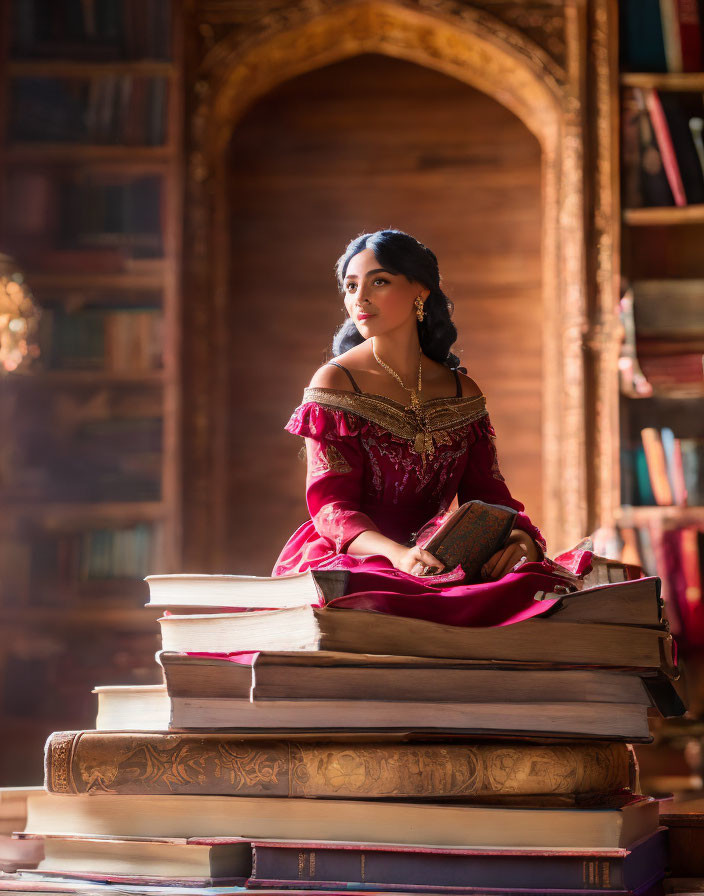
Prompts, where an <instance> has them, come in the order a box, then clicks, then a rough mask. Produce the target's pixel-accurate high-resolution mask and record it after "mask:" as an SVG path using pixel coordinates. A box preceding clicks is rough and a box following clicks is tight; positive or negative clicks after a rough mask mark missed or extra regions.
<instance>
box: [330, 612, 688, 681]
mask: <svg viewBox="0 0 704 896" xmlns="http://www.w3.org/2000/svg"><path fill="white" fill-rule="evenodd" d="M314 613H315V618H316V621H317V624H318V628H319V631H320V639H319V646H320V648H321V649H323V650H339V651H345V652H350V653H379V654H389V653H393V654H398V655H404V656H409V655H411V656H428V657H430V656H436V657H449V658H452V657H455V658H466V659H482V660H495V661H496V660H504V659H505V660H517V661H523V662H531V661H533V662H544V661H546V660H547V661H548V662H550V663H553V664H561V663H567V664H571V665H591V666H603V667H605V668H608V667H617V668H637V669H649V670H658V669H660V670H662V671H663V672H665V673H666V674H669V675H671V676H673V677H674V676H676V675H677V671H676V664H675V661H674V656H673V644H672V636H671V635H670V634H669V632H668V631H667V630H666V629H665V628H661V627H644V626H643V627H641V626H634V625H632V626H625V625H601V624H598V623H588V622H560V621H559V619H558V618H548V619H539V618H533V619H527V620H524V621H522V622H516V623H514V624H512V625H504V626H496V627H494V628H462V627H460V626H454V625H441V624H440V623H437V622H427V621H425V620H423V619H410V618H407V617H399V616H392V615H390V614H387V613H378V612H373V611H368V610H343V609H334V608H330V607H323V608H321V609H316V610H314Z"/></svg>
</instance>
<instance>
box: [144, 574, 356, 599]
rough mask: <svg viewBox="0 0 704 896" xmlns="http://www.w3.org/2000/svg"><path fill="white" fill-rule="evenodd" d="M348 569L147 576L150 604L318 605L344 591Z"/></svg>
mask: <svg viewBox="0 0 704 896" xmlns="http://www.w3.org/2000/svg"><path fill="white" fill-rule="evenodd" d="M348 579H349V572H348V571H347V570H342V569H330V570H325V569H320V570H307V571H306V572H301V573H295V574H293V575H288V576H233V575H197V574H192V573H178V574H172V575H153V576H147V577H146V579H145V581H146V582H147V584H148V585H149V604H148V606H150V607H204V608H207V607H222V608H234V607H251V608H255V607H260V608H265V609H282V608H284V607H299V606H306V605H308V606H311V605H313V606H320V605H321V604H323V603H324V602H325V601H328V600H333V599H334V598H336V597H341V596H342V595H343V594H344V593H345V588H346V585H347V581H348Z"/></svg>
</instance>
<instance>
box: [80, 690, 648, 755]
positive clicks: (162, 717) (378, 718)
mask: <svg viewBox="0 0 704 896" xmlns="http://www.w3.org/2000/svg"><path fill="white" fill-rule="evenodd" d="M110 690H111V689H110V687H104V688H101V694H100V696H101V698H102V705H101V706H100V708H99V712H98V721H97V725H96V727H97V729H98V730H121V729H126V730H134V729H135V728H136V727H139V728H140V729H142V730H145V731H159V730H164V729H166V728H168V729H172V730H181V729H186V730H187V729H218V730H224V731H228V730H229V731H234V730H237V731H240V732H242V733H243V734H244V733H246V732H252V733H254V732H268V733H272V734H277V733H278V734H279V735H280V734H281V733H282V732H290V733H292V734H293V733H301V732H312V731H319V732H321V733H322V732H330V731H337V732H345V731H346V732H348V734H349V735H351V734H352V733H353V732H366V733H368V734H371V735H373V734H375V733H379V734H382V733H387V734H388V733H394V732H396V733H399V734H400V733H403V734H405V733H407V732H414V733H416V734H423V733H424V732H427V733H432V734H440V733H445V734H452V735H462V736H482V737H491V736H495V735H502V736H514V735H530V736H541V737H559V738H583V737H584V738H598V739H606V740H612V739H613V740H627V741H639V742H647V741H649V740H650V739H651V738H650V730H649V727H648V705H647V704H648V703H649V702H650V701H649V700H648V699H647V698H644V699H641V702H640V703H586V702H583V701H580V702H575V703H562V702H553V703H545V702H533V703H512V702H510V701H508V702H504V703H467V702H463V703H457V702H448V703H444V702H439V701H435V700H434V701H418V700H398V701H391V700H349V699H347V700H257V701H256V702H253V701H251V700H249V699H239V698H227V697H196V698H191V697H169V695H168V693H166V691H164V706H163V709H160V710H159V711H158V712H157V713H156V714H155V715H154V716H149V715H148V714H147V713H145V714H142V713H141V712H139V711H138V712H133V711H132V710H131V707H130V699H129V698H130V690H129V689H128V688H124V687H123V688H120V689H119V690H120V692H121V693H120V696H121V698H122V699H121V701H120V705H119V707H118V712H116V713H113V712H112V707H111V706H110V705H109V703H108V702H107V701H106V697H109V695H110ZM136 692H138V688H137V689H136ZM133 693H134V692H133ZM167 714H168V725H165V724H164V722H165V721H166V720H167Z"/></svg>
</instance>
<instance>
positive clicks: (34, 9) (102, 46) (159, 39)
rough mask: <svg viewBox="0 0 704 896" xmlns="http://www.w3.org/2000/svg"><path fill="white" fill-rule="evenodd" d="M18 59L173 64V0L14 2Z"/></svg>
mask: <svg viewBox="0 0 704 896" xmlns="http://www.w3.org/2000/svg"><path fill="white" fill-rule="evenodd" d="M11 15H12V27H11V31H12V52H13V55H14V56H16V57H20V58H21V57H35V58H36V57H39V58H41V57H57V56H58V57H70V58H73V59H99V60H104V59H106V58H108V59H144V58H149V59H168V58H170V56H171V0H64V2H62V3H61V4H57V3H55V2H53V0H13V2H12V9H11Z"/></svg>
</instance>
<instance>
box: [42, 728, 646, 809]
mask: <svg viewBox="0 0 704 896" xmlns="http://www.w3.org/2000/svg"><path fill="white" fill-rule="evenodd" d="M629 784H630V754H629V751H628V748H627V747H626V745H624V744H614V743H612V744H606V743H600V742H595V743H593V744H587V745H581V744H580V745H551V746H541V745H535V744H529V743H526V744H504V743H500V744H491V743H485V744H471V745H468V744H450V745H440V744H414V743H399V744H369V743H359V744H357V743H355V744H344V743H314V742H310V743H308V742H290V743H289V742H262V741H254V742H253V741H245V740H242V739H240V738H237V737H230V736H227V735H191V734H156V733H155V734H152V733H139V734H134V733H132V732H125V733H122V732H120V733H111V734H105V733H104V732H99V731H96V732H93V731H86V732H57V733H55V734H53V735H52V736H51V738H50V739H49V741H48V743H47V779H46V785H47V788H48V789H49V790H51V791H54V792H56V793H121V794H168V793H180V794H188V793H200V794H212V795H219V794H229V795H236V796H257V795H262V796H292V797H326V796H327V797H357V798H360V799H361V798H406V797H409V798H421V797H436V798H439V797H444V796H474V797H480V796H491V795H494V796H497V795H505V796H511V795H545V794H579V793H593V792H598V791H602V792H608V791H615V790H619V789H622V788H628V786H629Z"/></svg>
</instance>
